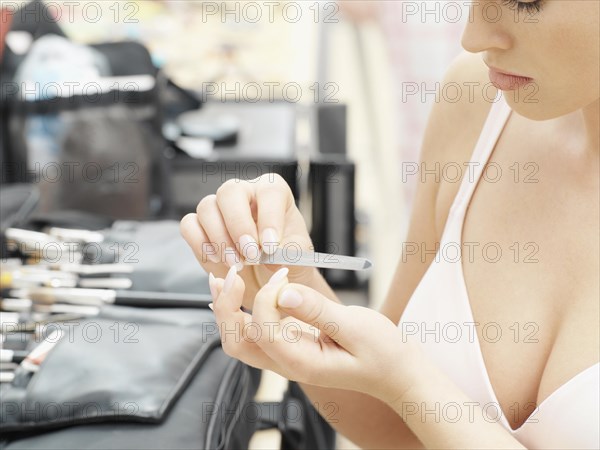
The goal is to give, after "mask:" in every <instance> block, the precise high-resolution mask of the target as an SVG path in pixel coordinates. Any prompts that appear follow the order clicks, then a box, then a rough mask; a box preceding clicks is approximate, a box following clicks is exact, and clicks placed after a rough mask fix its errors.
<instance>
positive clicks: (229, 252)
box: [225, 247, 244, 270]
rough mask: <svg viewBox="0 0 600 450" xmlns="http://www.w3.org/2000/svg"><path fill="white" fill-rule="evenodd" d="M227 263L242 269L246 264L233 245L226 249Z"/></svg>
mask: <svg viewBox="0 0 600 450" xmlns="http://www.w3.org/2000/svg"><path fill="white" fill-rule="evenodd" d="M225 263H226V264H227V265H228V266H229V267H235V268H236V269H237V270H242V268H243V267H244V265H243V264H242V262H241V261H240V257H239V255H238V254H237V252H236V251H235V250H234V249H232V248H231V247H227V248H226V249H225Z"/></svg>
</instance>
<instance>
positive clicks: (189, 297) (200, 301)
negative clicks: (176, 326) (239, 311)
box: [113, 291, 213, 308]
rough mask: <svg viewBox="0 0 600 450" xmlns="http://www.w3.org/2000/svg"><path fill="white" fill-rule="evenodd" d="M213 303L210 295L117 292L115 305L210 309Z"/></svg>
mask: <svg viewBox="0 0 600 450" xmlns="http://www.w3.org/2000/svg"><path fill="white" fill-rule="evenodd" d="M212 301H213V300H212V297H211V296H210V295H208V294H205V295H202V294H181V293H174V292H143V291H116V297H115V300H114V302H113V303H114V304H115V305H121V306H137V307H140V308H208V304H209V303H211V302H212Z"/></svg>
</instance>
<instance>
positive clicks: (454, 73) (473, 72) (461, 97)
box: [423, 53, 498, 162]
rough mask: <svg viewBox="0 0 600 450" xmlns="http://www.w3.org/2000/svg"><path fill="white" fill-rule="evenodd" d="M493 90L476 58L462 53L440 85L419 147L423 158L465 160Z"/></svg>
mask: <svg viewBox="0 0 600 450" xmlns="http://www.w3.org/2000/svg"><path fill="white" fill-rule="evenodd" d="M497 92H498V91H497V89H496V88H495V87H494V86H492V84H491V83H490V80H489V78H488V75H487V67H486V65H485V64H484V63H483V60H482V59H481V56H480V55H477V54H471V53H462V54H461V55H459V56H458V57H457V58H456V59H455V60H454V61H453V63H452V65H451V66H450V67H449V69H448V71H447V72H446V75H445V77H444V79H443V81H442V82H441V84H440V93H439V96H438V97H439V101H438V102H436V104H435V105H434V107H433V108H432V112H431V116H430V118H429V125H428V128H427V133H426V135H425V141H424V144H423V158H424V160H427V159H428V158H431V159H432V160H434V161H440V162H443V161H452V160H461V161H462V160H466V161H468V160H469V157H470V156H471V153H472V151H473V147H474V145H475V143H476V142H477V138H478V137H479V134H480V133H481V129H482V128H483V124H484V122H485V119H486V117H487V115H488V113H489V111H490V108H491V106H492V101H493V99H494V98H495V97H496V94H497Z"/></svg>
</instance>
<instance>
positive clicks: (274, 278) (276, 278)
mask: <svg viewBox="0 0 600 450" xmlns="http://www.w3.org/2000/svg"><path fill="white" fill-rule="evenodd" d="M288 272H289V269H288V268H287V267H284V268H283V269H279V270H278V271H277V272H275V273H274V274H273V275H271V278H270V279H269V281H268V282H267V284H268V285H269V286H274V285H276V284H279V282H280V281H281V280H283V279H284V278H285V277H286V276H287V274H288Z"/></svg>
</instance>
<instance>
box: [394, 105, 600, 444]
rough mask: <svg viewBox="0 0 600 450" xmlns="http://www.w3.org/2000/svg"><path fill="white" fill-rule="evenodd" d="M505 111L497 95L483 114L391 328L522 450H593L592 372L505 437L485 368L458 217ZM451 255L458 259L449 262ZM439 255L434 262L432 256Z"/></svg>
mask: <svg viewBox="0 0 600 450" xmlns="http://www.w3.org/2000/svg"><path fill="white" fill-rule="evenodd" d="M510 112H511V109H510V107H509V106H508V104H507V103H506V101H505V100H504V97H503V95H502V94H500V95H499V96H498V98H497V99H496V101H495V103H494V104H493V105H492V108H491V110H490V112H489V115H488V117H487V119H486V122H485V125H484V127H483V130H482V132H481V135H480V137H479V140H478V142H477V144H476V146H475V150H474V152H473V155H472V157H471V163H473V164H472V165H471V166H470V167H473V168H474V169H473V172H472V173H471V176H469V173H465V175H464V177H463V180H462V183H461V186H460V188H459V191H458V194H457V196H456V198H455V199H454V202H453V204H452V206H451V208H450V213H449V216H448V219H447V221H446V226H445V228H444V232H443V235H442V238H441V242H440V246H439V250H438V255H437V257H436V259H435V260H434V261H433V262H432V263H431V265H430V266H429V268H428V270H427V272H426V273H425V275H424V276H423V278H422V279H421V281H420V283H419V285H418V286H417V288H416V290H415V292H414V293H413V295H412V297H411V298H410V300H409V302H408V305H407V306H406V309H405V310H404V313H403V314H402V317H401V318H400V321H399V323H398V326H399V327H400V328H401V329H402V331H403V333H405V335H406V336H407V338H409V336H413V337H414V336H417V337H418V339H416V340H417V341H418V342H419V343H420V345H421V346H422V348H423V350H424V352H425V354H426V355H427V356H428V357H429V358H430V359H431V360H432V361H433V362H434V363H435V364H436V365H438V366H439V367H440V368H441V369H442V370H443V372H444V373H445V374H446V375H447V376H448V377H449V378H450V379H451V380H452V381H453V382H454V383H455V384H456V385H457V386H459V387H460V388H461V389H462V390H463V391H464V392H465V393H466V394H467V395H468V396H469V397H470V399H471V400H472V401H473V402H476V404H477V405H478V406H480V407H481V408H483V409H484V413H485V414H486V419H487V420H490V421H491V420H498V421H500V423H501V424H502V425H503V426H504V427H505V428H506V429H507V430H508V431H509V432H510V433H511V434H512V435H513V436H514V437H515V438H516V439H517V440H518V441H519V442H520V443H521V444H523V445H524V446H525V447H527V448H528V449H538V448H539V449H550V448H551V449H599V448H600V403H599V402H600V400H599V399H600V389H599V386H600V365H599V364H598V363H597V364H595V365H593V366H591V367H589V368H587V369H586V370H584V371H582V372H580V373H579V374H577V375H576V376H574V377H573V378H571V379H570V380H569V381H567V382H566V383H565V384H563V385H562V386H560V387H559V388H558V389H557V390H556V391H554V392H553V393H552V394H551V395H550V396H549V397H548V398H547V399H546V400H544V401H543V402H542V403H541V404H540V405H538V406H537V408H536V409H535V410H533V405H532V408H531V409H530V410H529V411H531V414H530V416H529V418H528V419H527V420H526V421H525V422H524V423H523V425H521V426H520V427H519V428H517V429H516V430H513V429H512V428H511V426H510V424H509V422H508V420H507V419H506V417H505V415H504V414H503V412H502V410H501V408H500V403H499V402H498V399H497V398H496V395H495V393H494V390H493V388H492V385H491V383H490V379H489V376H488V373H487V369H486V367H485V363H484V360H483V356H482V353H481V347H480V344H479V339H478V336H477V333H476V331H475V326H474V322H475V321H474V319H473V315H472V311H471V306H470V304H469V298H468V295H467V288H466V286H465V281H464V276H463V272H462V270H463V269H462V263H461V262H460V248H461V247H462V246H461V245H460V243H462V229H463V223H464V219H465V213H466V210H467V207H468V205H469V203H470V200H471V197H472V195H473V192H474V190H475V187H476V185H477V182H478V180H479V178H480V177H481V174H482V172H483V169H484V168H485V164H486V163H487V161H488V159H489V157H490V155H491V153H492V150H493V149H494V147H495V145H496V142H497V140H498V138H499V136H500V134H501V132H502V130H503V129H504V125H505V124H506V121H507V120H508V117H509V116H510ZM451 247H454V248H455V249H456V252H458V258H453V257H452V256H449V254H450V253H449V251H448V249H449V248H451ZM442 250H443V251H445V253H446V254H445V255H444V256H443V257H442V256H441V255H439V252H440V251H442Z"/></svg>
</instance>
